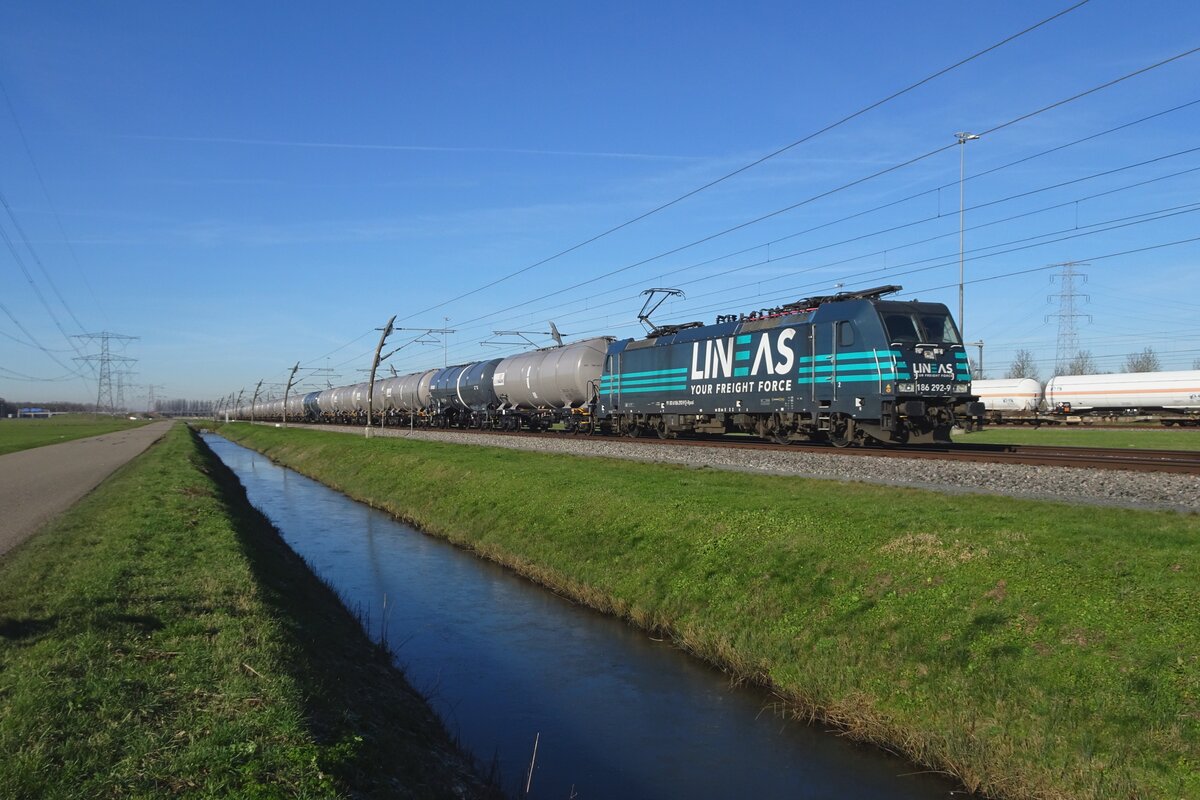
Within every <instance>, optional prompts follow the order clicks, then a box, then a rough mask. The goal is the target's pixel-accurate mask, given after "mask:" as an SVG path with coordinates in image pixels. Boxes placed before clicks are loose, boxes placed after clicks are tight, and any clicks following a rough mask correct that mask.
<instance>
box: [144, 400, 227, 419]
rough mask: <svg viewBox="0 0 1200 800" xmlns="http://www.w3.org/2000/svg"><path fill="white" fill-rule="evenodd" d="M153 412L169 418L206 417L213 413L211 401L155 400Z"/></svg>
mask: <svg viewBox="0 0 1200 800" xmlns="http://www.w3.org/2000/svg"><path fill="white" fill-rule="evenodd" d="M154 411H155V412H156V413H159V414H166V415H167V416H171V417H207V416H211V415H212V413H213V401H212V400H180V399H177V400H155V401H154Z"/></svg>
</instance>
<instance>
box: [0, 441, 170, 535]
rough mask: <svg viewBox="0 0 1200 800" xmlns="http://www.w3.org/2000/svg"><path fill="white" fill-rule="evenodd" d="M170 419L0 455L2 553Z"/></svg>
mask: <svg viewBox="0 0 1200 800" xmlns="http://www.w3.org/2000/svg"><path fill="white" fill-rule="evenodd" d="M171 425H172V423H171V422H152V423H151V424H149V425H145V426H143V427H140V428H133V429H131V430H127V431H119V432H117V433H105V434H102V435H100V436H93V437H91V438H88V439H76V440H75V441H72V442H63V443H62V444H51V445H47V446H45V447H35V448H33V449H31V450H21V451H19V452H16V453H9V454H7V455H3V456H0V556H3V555H4V554H5V553H7V552H8V551H9V550H11V549H12V548H14V547H16V546H17V545H18V544H20V543H21V542H23V541H25V540H26V539H28V538H29V537H30V536H32V535H33V534H34V533H36V532H37V531H38V530H39V529H40V528H41V527H42V526H43V525H45V524H46V523H47V522H49V521H50V520H52V519H54V518H55V517H57V516H58V515H59V514H61V513H62V512H64V511H66V510H67V509H68V508H70V507H71V506H73V505H75V503H77V502H78V501H79V499H80V498H81V497H83V496H84V495H85V494H87V493H88V492H90V491H91V490H92V489H95V488H96V487H97V486H99V485H100V483H101V482H102V481H103V480H104V479H105V478H107V477H108V476H109V475H111V474H112V473H113V472H115V471H116V469H117V468H118V467H120V466H121V465H122V464H125V463H126V462H128V461H129V460H131V459H132V458H133V457H134V456H137V455H139V454H140V453H142V452H143V451H144V450H145V449H146V448H147V447H149V446H150V445H151V444H153V443H154V442H156V441H158V439H159V438H161V437H162V435H163V434H164V433H166V432H167V429H168V428H170V427H171Z"/></svg>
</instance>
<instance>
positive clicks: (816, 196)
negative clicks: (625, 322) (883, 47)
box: [459, 47, 1200, 324]
mask: <svg viewBox="0 0 1200 800" xmlns="http://www.w3.org/2000/svg"><path fill="white" fill-rule="evenodd" d="M1197 52H1200V47H1195V48H1192V49H1190V50H1185V51H1183V52H1181V53H1177V54H1175V55H1173V56H1170V57H1168V58H1165V59H1162V60H1160V61H1157V62H1155V63H1153V64H1150V65H1148V66H1145V67H1141V68H1139V69H1136V70H1134V71H1132V72H1129V73H1126V74H1124V75H1122V76H1120V77H1117V78H1113V79H1112V80H1109V81H1106V82H1104V83H1102V84H1099V85H1097V86H1093V87H1091V88H1090V89H1085V90H1083V91H1081V92H1077V93H1076V94H1073V95H1071V96H1069V97H1066V98H1063V99H1061V100H1058V101H1055V102H1053V103H1050V104H1048V105H1045V106H1042V107H1040V108H1038V109H1036V110H1033V111H1029V112H1026V113H1023V114H1020V115H1019V116H1016V117H1013V118H1012V119H1009V120H1007V121H1005V122H1002V123H1000V124H998V125H993V126H992V127H990V128H986V129H985V130H983V131H982V132H981V133H980V135H981V136H983V135H990V134H992V133H995V132H997V131H1001V130H1004V129H1005V128H1008V127H1011V126H1013V125H1015V124H1017V123H1019V122H1024V121H1026V120H1029V119H1032V118H1034V117H1036V116H1038V115H1040V114H1044V113H1046V112H1048V111H1052V110H1054V109H1056V108H1060V107H1062V106H1064V105H1066V104H1068V103H1071V102H1074V101H1076V100H1080V99H1082V98H1084V97H1087V96H1089V95H1092V94H1095V93H1096V92H1099V91H1102V90H1104V89H1109V88H1112V87H1113V86H1116V85H1118V84H1120V83H1122V82H1123V81H1126V80H1130V79H1131V78H1135V77H1138V76H1140V75H1144V74H1146V73H1148V72H1150V71H1152V70H1155V69H1158V68H1161V67H1163V66H1166V65H1168V64H1171V63H1174V62H1175V61H1178V60H1180V59H1182V58H1186V57H1188V56H1191V55H1193V54H1195V53H1197ZM958 146H959V144H958V142H951V143H948V144H945V145H942V146H940V147H936V148H934V149H932V150H929V151H928V152H925V153H921V154H919V155H916V156H912V157H910V158H908V159H905V160H903V161H900V162H898V163H894V164H892V165H891V166H888V167H885V168H883V169H880V170H877V171H875V172H872V173H870V174H868V175H864V176H862V177H859V178H856V179H854V180H852V181H848V182H846V183H843V184H841V185H839V186H835V187H833V188H831V189H827V190H825V191H822V192H818V193H816V194H814V195H811V196H809V197H806V198H805V199H803V200H800V201H798V202H796V203H792V204H790V205H787V206H784V207H782V208H778V209H776V210H774V211H771V212H768V213H766V214H762V215H759V216H757V217H754V218H753V219H749V220H746V221H744V222H740V223H738V224H736V225H732V226H729V227H727V228H725V229H723V230H720V231H717V232H716V233H712V234H708V235H706V236H703V237H701V238H699V239H695V240H693V241H691V242H688V243H686V244H682V245H679V246H676V247H673V248H670V249H668V250H665V251H662V252H660V253H657V254H655V255H652V256H649V257H646V258H642V259H640V260H638V261H635V262H632V263H629V264H626V265H624V266H622V267H618V268H616V269H613V270H609V271H608V272H605V273H603V274H601V275H597V276H594V277H591V278H588V279H586V280H583V281H579V282H578V283H575V284H573V285H571V286H568V287H564V288H562V289H558V290H555V291H552V292H548V293H546V294H543V295H540V296H539V297H536V298H533V299H532V300H526V301H522V302H520V303H516V304H514V305H511V306H508V307H506V308H503V309H500V310H499V311H494V312H491V313H489V314H485V315H483V316H481V317H477V318H475V319H473V320H469V321H468V322H467V323H464V324H472V323H476V322H480V321H482V320H485V319H491V318H492V317H495V316H497V315H499V314H504V313H507V312H509V311H513V310H515V309H517V308H522V307H524V306H526V305H529V304H532V303H535V302H540V301H542V300H547V299H549V298H551V297H557V296H559V295H562V294H565V293H566V292H569V291H573V290H575V289H580V288H582V287H584V286H589V285H591V284H594V283H596V282H598V281H601V280H605V279H607V278H611V277H613V276H614V275H619V274H621V273H624V272H628V271H629V270H632V269H636V268H637V267H641V266H645V265H646V264H649V263H652V262H654V261H658V260H660V259H663V258H666V257H667V256H671V255H675V254H676V253H680V252H683V251H685V250H689V249H691V248H693V247H696V246H698V245H701V244H705V243H707V242H710V241H713V240H715V239H718V238H721V237H723V236H727V235H728V234H730V233H734V232H736V231H740V230H743V229H745V228H748V227H750V226H752V225H757V224H758V223H761V222H764V221H766V220H769V219H773V218H775V217H778V216H780V215H782V214H785V213H787V212H789V211H794V210H796V209H798V208H801V207H803V206H806V205H809V204H811V203H814V202H816V201H818V200H822V199H825V198H828V197H830V196H832V195H834V194H837V193H840V192H843V191H846V190H847V189H851V188H853V187H856V186H859V185H861V184H863V183H866V182H868V181H871V180H874V179H876V178H880V177H882V176H884V175H888V174H891V173H893V172H896V171H898V170H901V169H904V168H905V167H909V166H912V165H913V164H916V163H919V162H921V161H924V160H926V159H929V158H932V157H933V156H935V155H938V154H939V153H943V152H946V151H947V150H950V149H952V148H954V147H958ZM459 299H461V298H459Z"/></svg>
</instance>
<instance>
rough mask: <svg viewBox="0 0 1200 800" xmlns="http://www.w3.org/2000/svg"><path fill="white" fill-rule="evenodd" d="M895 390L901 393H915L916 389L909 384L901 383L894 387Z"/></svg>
mask: <svg viewBox="0 0 1200 800" xmlns="http://www.w3.org/2000/svg"><path fill="white" fill-rule="evenodd" d="M896 389H897V390H898V391H901V392H915V391H916V390H917V387H916V386H914V385H913V384H911V383H901V384H898V385H897V386H896Z"/></svg>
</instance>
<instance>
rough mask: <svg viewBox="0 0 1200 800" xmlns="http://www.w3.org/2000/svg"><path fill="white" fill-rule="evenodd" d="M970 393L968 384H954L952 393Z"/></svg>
mask: <svg viewBox="0 0 1200 800" xmlns="http://www.w3.org/2000/svg"><path fill="white" fill-rule="evenodd" d="M970 391H971V384H969V383H956V384H954V393H955V394H969V393H970Z"/></svg>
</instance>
